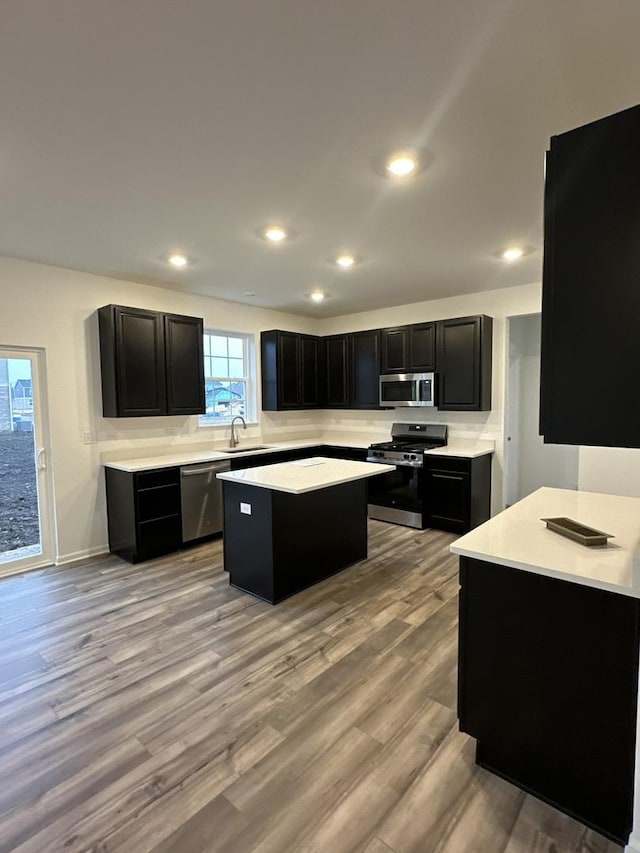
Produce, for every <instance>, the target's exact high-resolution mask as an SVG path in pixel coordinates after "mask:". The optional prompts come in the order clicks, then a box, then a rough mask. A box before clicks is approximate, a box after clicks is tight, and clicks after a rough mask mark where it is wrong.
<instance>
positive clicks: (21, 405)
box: [0, 347, 52, 576]
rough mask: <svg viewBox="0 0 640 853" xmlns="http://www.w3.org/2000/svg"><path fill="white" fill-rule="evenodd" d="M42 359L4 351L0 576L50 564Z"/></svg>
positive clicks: (0, 356)
mask: <svg viewBox="0 0 640 853" xmlns="http://www.w3.org/2000/svg"><path fill="white" fill-rule="evenodd" d="M43 358H44V354H43V353H42V352H39V351H36V350H19V349H6V348H2V347H0V576H2V575H6V574H14V573H16V572H21V571H24V570H25V569H30V568H35V567H36V566H44V565H47V564H49V563H50V562H51V540H52V536H51V523H50V512H49V508H50V499H49V494H50V483H49V474H48V465H47V462H48V448H47V443H46V436H47V418H46V407H45V402H44V382H43V376H42V374H43V370H44V365H43Z"/></svg>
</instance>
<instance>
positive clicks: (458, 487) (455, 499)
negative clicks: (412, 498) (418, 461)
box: [422, 454, 491, 533]
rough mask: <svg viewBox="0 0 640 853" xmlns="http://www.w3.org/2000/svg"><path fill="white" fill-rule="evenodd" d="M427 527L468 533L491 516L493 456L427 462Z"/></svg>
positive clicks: (429, 459)
mask: <svg viewBox="0 0 640 853" xmlns="http://www.w3.org/2000/svg"><path fill="white" fill-rule="evenodd" d="M422 484H423V485H422V488H423V501H424V507H425V510H424V512H425V526H426V527H436V528H437V529H439V530H450V531H451V532H452V533H466V532H467V531H469V530H472V529H473V528H474V527H477V526H478V525H479V524H482V522H483V521H487V519H488V518H489V516H490V514H491V455H490V454H486V455H484V456H477V457H475V458H472V459H468V458H466V457H458V456H429V455H428V454H427V455H426V456H425V458H424V468H423V478H422Z"/></svg>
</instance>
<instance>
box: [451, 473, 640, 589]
mask: <svg viewBox="0 0 640 853" xmlns="http://www.w3.org/2000/svg"><path fill="white" fill-rule="evenodd" d="M557 516H560V517H566V518H572V519H573V520H574V521H578V522H580V523H581V524H586V525H588V526H590V527H595V528H596V529H598V530H603V531H605V532H606V533H610V534H612V535H613V538H612V539H609V544H608V545H599V546H591V547H587V546H585V545H581V544H580V543H579V542H574V541H573V540H571V539H567V538H565V537H563V536H560V535H559V534H557V533H554V532H553V531H551V530H548V529H547V527H546V525H545V523H544V521H541V519H542V518H550V517H557ZM451 551H452V552H453V553H455V554H460V555H462V556H466V557H474V558H476V559H478V560H485V561H487V562H491V563H497V564H499V565H503V566H511V567H512V568H515V569H522V570H524V571H527V572H534V573H536V574H541V575H546V576H547V577H553V578H558V579H560V580H567V581H571V582H573V583H578V584H581V585H582V586H591V587H595V588H597V589H604V590H609V591H611V592H617V593H619V594H621V595H627V596H630V597H632V598H640V498H631V497H622V496H619V495H606V494H599V493H596V492H579V491H572V490H570V489H552V488H542V489H538V490H537V491H536V492H533V494H531V495H529V496H528V497H526V498H523V499H522V500H521V501H518V503H516V504H513V506H511V507H509V508H508V509H505V510H504V511H503V512H501V513H499V514H498V515H496V516H494V517H493V518H491V519H489V521H486V522H485V523H484V524H482V525H480V527H477V528H476V529H475V530H472V531H471V532H470V533H467V534H466V535H465V536H462V537H461V538H460V539H457V540H456V541H455V542H454V543H453V544H452V545H451Z"/></svg>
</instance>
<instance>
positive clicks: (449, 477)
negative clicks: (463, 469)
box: [431, 474, 464, 480]
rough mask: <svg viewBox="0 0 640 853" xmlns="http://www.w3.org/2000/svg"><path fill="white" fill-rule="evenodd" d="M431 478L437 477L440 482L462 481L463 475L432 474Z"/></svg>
mask: <svg viewBox="0 0 640 853" xmlns="http://www.w3.org/2000/svg"><path fill="white" fill-rule="evenodd" d="M431 476H432V477H434V478H435V477H439V478H440V479H441V480H464V475H463V474H432V475H431Z"/></svg>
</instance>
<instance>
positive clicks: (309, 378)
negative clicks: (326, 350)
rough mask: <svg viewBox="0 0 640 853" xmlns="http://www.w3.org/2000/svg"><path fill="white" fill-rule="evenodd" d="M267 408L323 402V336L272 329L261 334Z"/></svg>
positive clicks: (309, 406)
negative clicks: (321, 371) (321, 384)
mask: <svg viewBox="0 0 640 853" xmlns="http://www.w3.org/2000/svg"><path fill="white" fill-rule="evenodd" d="M260 351H261V377H262V408H263V410H264V411H286V410H288V409H315V408H318V406H319V404H320V352H319V339H318V338H317V337H315V336H313V335H302V334H298V333H297V332H282V331H279V330H277V329H272V330H269V331H266V332H262V333H261V335H260Z"/></svg>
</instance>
